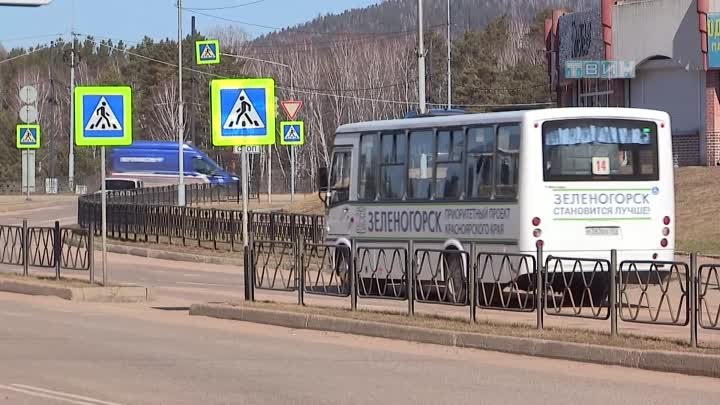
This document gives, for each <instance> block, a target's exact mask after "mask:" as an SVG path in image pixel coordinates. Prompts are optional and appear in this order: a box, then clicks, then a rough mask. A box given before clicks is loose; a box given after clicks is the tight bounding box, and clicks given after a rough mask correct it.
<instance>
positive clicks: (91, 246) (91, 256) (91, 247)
mask: <svg viewBox="0 0 720 405" xmlns="http://www.w3.org/2000/svg"><path fill="white" fill-rule="evenodd" d="M94 239H95V223H91V224H90V229H89V230H88V244H87V251H88V261H89V262H90V263H88V265H89V266H90V267H89V268H88V272H89V273H90V284H91V285H93V284H95V241H94Z"/></svg>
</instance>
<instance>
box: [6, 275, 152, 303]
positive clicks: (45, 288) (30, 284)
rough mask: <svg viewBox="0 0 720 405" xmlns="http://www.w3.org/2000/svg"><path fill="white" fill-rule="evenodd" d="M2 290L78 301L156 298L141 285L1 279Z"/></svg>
mask: <svg viewBox="0 0 720 405" xmlns="http://www.w3.org/2000/svg"><path fill="white" fill-rule="evenodd" d="M0 291H2V292H9V293H15V294H25V295H42V296H49V297H58V298H62V299H64V300H68V301H77V302H105V303H108V302H113V303H120V302H122V303H133V302H147V301H152V300H153V299H154V294H153V291H152V290H151V289H150V288H146V287H139V286H112V287H99V286H98V287H63V286H58V285H54V284H52V283H44V282H41V281H22V280H0Z"/></svg>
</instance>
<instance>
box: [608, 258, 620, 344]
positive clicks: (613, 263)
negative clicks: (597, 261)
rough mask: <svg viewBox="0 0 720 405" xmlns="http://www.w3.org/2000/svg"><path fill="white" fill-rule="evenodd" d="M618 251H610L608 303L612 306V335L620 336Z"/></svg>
mask: <svg viewBox="0 0 720 405" xmlns="http://www.w3.org/2000/svg"><path fill="white" fill-rule="evenodd" d="M617 265H618V263H617V250H616V249H612V250H611V251H610V292H609V294H608V300H609V301H608V302H609V306H610V335H611V336H613V337H615V336H617V335H618V329H617V321H618V320H617V316H618V314H617Z"/></svg>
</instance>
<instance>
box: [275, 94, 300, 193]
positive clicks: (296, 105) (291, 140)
mask: <svg viewBox="0 0 720 405" xmlns="http://www.w3.org/2000/svg"><path fill="white" fill-rule="evenodd" d="M302 105H303V102H302V101H299V100H283V101H281V102H280V107H281V108H282V109H283V111H284V112H285V116H287V118H288V119H289V120H290V121H291V122H285V123H282V124H281V133H282V140H281V142H280V143H281V144H282V145H289V146H290V204H293V203H294V202H295V145H302V144H303V143H304V140H305V135H304V134H303V133H302V132H303V130H304V126H303V125H302V123H301V122H299V121H298V122H293V121H294V120H295V117H297V114H298V111H300V107H302ZM298 123H299V124H300V125H299V126H300V128H299V129H298V128H297V124H298ZM283 124H284V125H283ZM291 127H292V128H291Z"/></svg>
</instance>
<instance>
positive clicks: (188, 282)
mask: <svg viewBox="0 0 720 405" xmlns="http://www.w3.org/2000/svg"><path fill="white" fill-rule="evenodd" d="M175 284H184V285H199V286H203V287H233V285H227V284H214V283H195V282H192V281H176V282H175Z"/></svg>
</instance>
